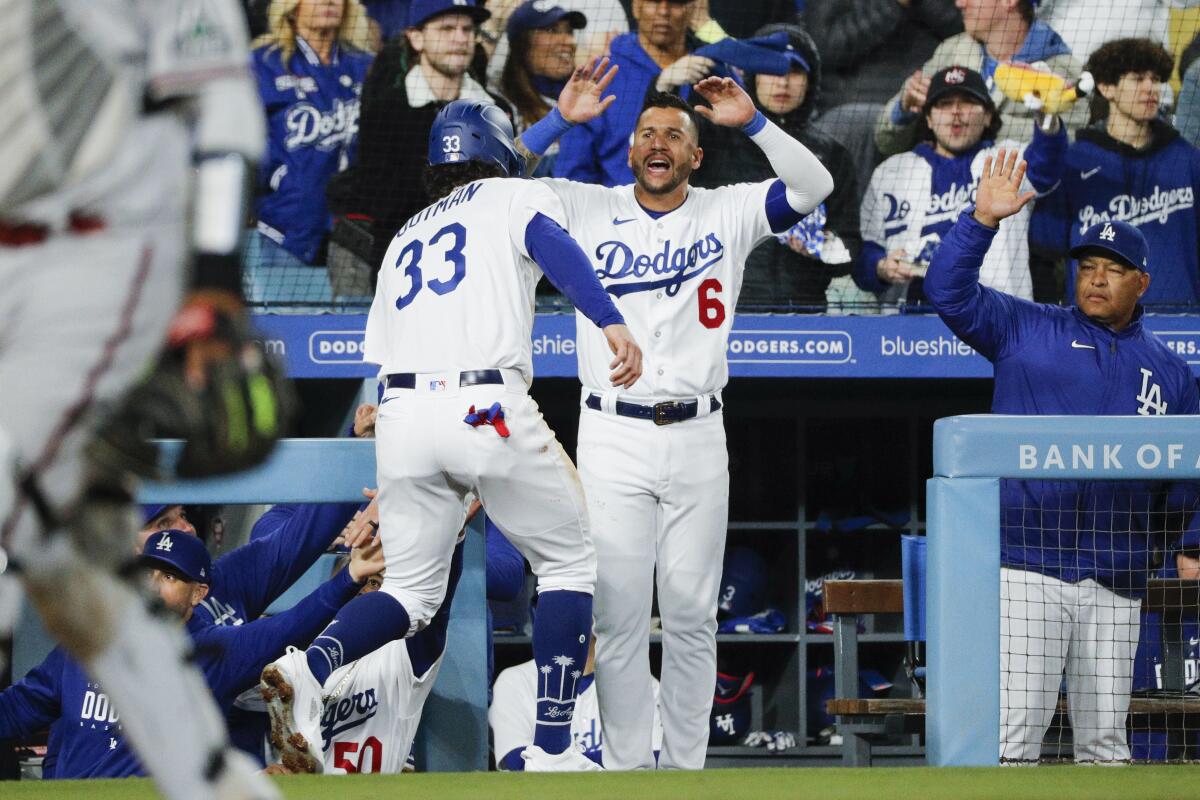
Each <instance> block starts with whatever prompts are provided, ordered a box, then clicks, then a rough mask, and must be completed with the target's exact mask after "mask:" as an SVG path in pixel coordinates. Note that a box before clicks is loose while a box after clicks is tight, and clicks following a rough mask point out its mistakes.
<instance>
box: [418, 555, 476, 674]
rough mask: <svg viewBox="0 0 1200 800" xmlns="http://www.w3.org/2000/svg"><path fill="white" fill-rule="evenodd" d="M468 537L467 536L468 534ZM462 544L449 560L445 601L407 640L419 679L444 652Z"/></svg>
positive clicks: (459, 572)
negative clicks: (418, 631)
mask: <svg viewBox="0 0 1200 800" xmlns="http://www.w3.org/2000/svg"><path fill="white" fill-rule="evenodd" d="M468 535H469V534H468ZM462 568H463V543H462V542H459V543H458V545H457V546H456V547H455V548H454V557H453V558H452V559H450V576H449V578H448V579H447V581H446V599H444V600H443V601H442V605H441V607H440V608H439V609H438V610H437V613H436V614H434V615H433V619H432V620H430V622H429V624H428V625H426V626H425V628H424V629H422V630H421V632H420V633H417V634H414V635H413V636H412V638H410V639H409V640H408V643H407V647H408V660H409V661H410V662H411V663H412V668H413V675H416V676H417V677H420V676H422V675H424V674H425V673H426V672H428V671H429V669H430V667H432V666H433V665H434V664H435V663H436V662H437V660H438V659H439V658H441V657H442V653H444V652H445V651H446V628H447V627H448V626H449V625H450V606H452V605H453V604H454V592H455V590H457V589H458V579H459V578H460V577H462Z"/></svg>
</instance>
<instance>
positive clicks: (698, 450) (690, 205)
mask: <svg viewBox="0 0 1200 800" xmlns="http://www.w3.org/2000/svg"><path fill="white" fill-rule="evenodd" d="M604 67H605V64H604V63H603V62H601V63H599V64H596V65H594V68H593V67H590V66H589V67H585V68H582V69H580V70H577V72H576V74H575V75H574V76H573V77H572V79H571V80H570V81H569V82H568V84H567V87H566V88H565V89H564V90H563V93H562V95H561V96H560V98H559V105H558V110H557V111H555V112H552V113H551V114H550V115H548V116H547V117H546V118H545V119H544V120H543V121H542V122H539V123H538V124H536V125H534V126H532V127H531V128H530V129H529V130H527V131H526V132H525V133H524V134H523V136H522V142H521V144H522V145H523V146H524V147H525V148H526V149H528V150H529V151H530V152H531V153H534V154H538V153H541V152H544V150H545V146H546V143H547V142H548V141H552V140H553V139H554V138H555V137H556V136H557V135H559V134H561V133H562V132H563V131H564V130H565V129H566V128H568V127H569V126H570V123H578V122H584V121H586V120H587V119H590V118H594V117H595V116H597V115H598V114H599V113H602V112H603V110H604V108H606V107H607V104H608V102H609V99H608V98H604V99H603V100H601V99H600V96H601V95H602V94H603V90H604V87H605V86H607V82H608V80H609V79H610V78H611V71H610V72H605V71H604ZM696 91H697V92H698V93H699V94H700V95H702V96H703V97H704V98H705V99H706V100H707V101H708V102H709V103H710V104H711V108H707V107H705V108H699V107H698V108H697V109H696V110H695V111H693V110H692V109H691V108H690V107H689V106H688V105H687V104H686V103H684V102H683V101H682V100H680V99H679V98H678V97H676V96H674V95H651V96H650V97H649V98H648V99H647V101H646V105H645V107H644V109H643V111H642V113H641V115H640V116H639V118H638V120H637V123H636V126H635V129H634V131H633V135H632V138H631V146H630V150H629V166H630V167H631V168H632V170H633V174H634V177H635V178H636V181H637V182H636V183H635V184H634V185H631V186H619V187H616V188H606V187H602V186H593V185H587V184H581V183H573V182H570V181H561V180H553V181H548V182H547V185H548V186H549V187H550V189H551V190H552V191H553V192H554V194H555V195H556V196H557V197H558V198H559V200H561V202H562V204H563V208H564V209H565V211H566V227H567V229H568V230H570V231H571V233H572V235H573V236H574V237H575V238H576V239H577V240H578V241H579V244H580V246H581V247H583V249H584V251H585V252H586V253H587V254H588V256H589V257H590V258H591V261H592V268H593V269H594V270H595V273H596V275H597V276H598V277H599V278H600V281H601V283H602V284H603V285H604V288H605V290H606V291H607V292H608V294H609V295H610V296H612V298H613V299H614V300H615V301H616V303H617V307H618V308H619V309H620V310H621V313H622V314H623V315H624V316H625V319H626V320H627V321H628V323H629V326H630V329H631V330H632V331H633V332H634V336H635V337H636V338H637V340H638V341H640V342H642V343H644V345H645V346H646V348H647V350H646V369H645V374H644V376H643V378H642V380H641V381H639V382H638V383H637V385H636V386H634V387H632V388H628V389H624V390H620V391H618V389H616V388H612V387H610V386H608V385H606V382H605V380H604V368H605V367H604V365H605V361H606V360H607V359H606V357H605V355H604V352H603V349H604V348H603V342H602V341H600V340H599V339H597V338H596V336H594V335H593V331H591V330H589V329H588V325H586V324H585V323H584V321H582V320H581V321H580V322H579V325H578V328H577V338H578V352H579V374H580V380H581V381H582V383H583V399H582V404H583V411H582V413H581V415H580V421H579V448H578V453H577V455H578V459H579V472H580V476H581V477H582V479H583V484H584V490H585V493H586V495H587V500H588V510H589V515H590V519H591V522H592V535H593V540H594V541H595V543H596V555H597V570H598V572H597V582H596V595H595V614H596V626H595V631H596V640H597V641H596V687H597V691H598V694H599V700H600V718H601V721H602V724H603V735H604V742H605V753H604V766H605V768H606V769H639V768H647V769H653V768H654V766H655V762H654V755H653V747H652V744H651V729H652V722H653V718H654V696H653V690H652V688H651V686H652V685H651V679H650V663H649V654H648V650H649V638H650V611H651V600H652V597H653V594H654V581H655V576H656V575H657V585H658V607H659V612H660V614H661V617H662V629H663V634H662V645H663V656H662V674H661V686H662V700H663V701H662V725H663V743H662V753H661V756H660V758H659V761H658V765H659V766H660V767H665V768H674V769H699V768H701V767H703V766H704V758H705V750H706V747H707V744H708V732H709V714H710V712H711V709H712V694H713V687H714V686H715V685H716V629H717V620H716V611H717V588H718V584H719V582H720V577H721V554H722V551H723V549H724V545H725V529H726V525H727V521H728V512H729V468H728V455H727V453H726V449H725V429H724V423H723V419H722V416H721V414H720V408H721V389H722V388H723V387H724V386H725V383H726V381H727V380H728V376H729V370H728V366H727V364H726V358H725V350H726V342H727V340H728V338H729V331H730V328H731V326H732V324H733V309H734V306H735V304H736V303H737V295H738V290H739V289H740V287H741V282H742V271H743V268H744V265H745V261H746V256H747V255H748V254H749V253H750V251H751V250H753V249H754V247H755V245H757V244H758V243H760V242H761V241H763V240H764V239H766V238H767V237H769V236H772V235H774V233H777V232H779V231H783V230H786V229H787V228H788V227H790V226H791V225H793V224H795V223H796V222H797V221H799V219H800V218H801V217H802V216H804V215H805V214H807V213H808V212H810V211H812V210H813V209H814V208H816V206H817V205H818V204H819V203H820V202H821V201H822V200H823V199H824V198H825V197H826V196H827V195H828V194H829V193H830V191H832V189H833V179H832V177H831V176H830V174H829V172H828V171H827V170H826V169H825V168H824V167H823V166H822V165H821V163H820V162H819V161H818V160H817V159H816V157H815V156H813V155H812V153H810V152H809V150H808V149H807V148H805V147H804V145H802V144H800V143H799V142H798V141H796V140H795V139H792V138H791V137H790V136H788V135H787V134H786V133H784V132H783V131H782V130H780V129H779V128H777V127H776V126H774V125H773V124H771V123H770V122H768V121H767V120H766V119H765V118H764V117H763V116H762V114H757V113H756V112H755V109H754V104H753V102H752V101H751V100H750V98H749V96H747V95H746V93H745V91H744V90H743V89H742V88H741V87H740V86H739V85H738V84H737V83H735V82H734V81H733V80H731V79H728V78H708V79H705V80H704V81H701V82H700V83H699V84H697V86H696ZM696 112H700V113H702V114H704V115H705V116H706V117H708V118H709V119H711V120H712V121H713V122H715V123H717V124H720V125H729V126H740V127H742V129H743V130H744V131H745V132H746V133H747V134H748V135H749V136H750V139H751V140H752V141H753V142H754V143H755V144H757V145H758V146H759V147H761V148H762V149H763V151H764V152H765V154H766V155H767V157H768V159H769V160H770V163H771V165H772V167H773V168H774V169H775V171H776V174H778V175H779V176H780V179H779V180H772V181H765V182H763V183H757V184H740V185H736V186H726V187H722V188H719V189H714V190H705V189H697V188H693V187H690V186H689V185H688V177H689V176H690V174H691V172H692V171H693V170H694V169H695V168H697V167H698V166H699V165H700V162H701V160H702V158H703V150H702V149H701V147H700V144H701V143H700V142H699V141H698V139H699V133H698V127H697V124H696V119H695V113H696ZM485 504H486V501H485Z"/></svg>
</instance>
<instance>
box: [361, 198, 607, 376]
mask: <svg viewBox="0 0 1200 800" xmlns="http://www.w3.org/2000/svg"><path fill="white" fill-rule="evenodd" d="M538 213H541V214H543V215H545V216H546V217H548V218H549V219H551V220H553V221H554V222H556V223H558V224H559V225H562V226H563V227H566V225H565V219H564V216H565V215H564V212H563V208H562V204H561V203H560V202H559V201H558V199H557V198H556V197H555V195H554V193H553V192H551V191H550V190H549V189H548V188H546V187H545V186H544V185H542V184H540V183H538V182H537V181H530V180H522V179H518V178H489V179H486V180H481V181H475V182H474V183H470V184H467V185H465V186H460V187H458V188H457V189H455V190H454V191H453V192H451V193H450V194H449V195H447V196H446V197H443V198H442V199H440V200H438V201H437V202H436V203H433V204H431V205H430V206H428V207H427V208H425V209H423V210H422V211H419V212H417V213H416V214H415V215H413V217H412V218H411V219H409V220H408V221H407V222H405V223H404V225H403V226H402V227H401V228H400V230H399V232H398V233H397V234H396V236H395V238H394V239H393V240H392V243H391V245H390V246H389V247H388V250H387V255H385V256H384V260H383V265H382V266H381V267H380V269H379V283H378V286H377V287H376V291H375V300H374V302H373V303H372V304H371V312H370V314H369V315H368V317H367V334H366V342H365V353H364V357H363V360H364V361H368V362H372V363H375V364H379V365H380V366H381V373H382V374H389V373H393V372H441V371H448V370H475V369H493V368H512V369H517V370H520V371H521V373H522V374H523V375H524V377H525V380H526V381H527V382H528V381H530V380H531V379H532V377H533V342H532V339H531V338H530V332H531V331H532V329H533V290H534V287H535V286H536V285H537V282H538V281H539V280H540V279H541V277H542V271H541V269H540V268H539V267H538V266H537V264H535V263H534V262H533V260H532V259H531V258H530V255H529V252H528V251H527V250H526V248H525V231H526V227H527V226H528V225H529V222H530V220H531V219H533V217H534V215H535V214H538ZM497 226H503V227H504V228H506V229H507V232H508V236H507V239H508V242H507V246H505V247H501V248H499V249H492V248H493V247H494V245H493V243H494V242H495V241H496V237H495V236H494V231H495V229H496V228H497ZM585 249H586V248H585ZM464 320H465V321H467V324H466V327H465V329H464V327H463V321H464Z"/></svg>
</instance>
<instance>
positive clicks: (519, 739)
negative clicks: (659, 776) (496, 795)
mask: <svg viewBox="0 0 1200 800" xmlns="http://www.w3.org/2000/svg"><path fill="white" fill-rule="evenodd" d="M594 662H595V639H594V638H593V640H592V648H591V650H589V651H588V661H587V664H586V665H585V666H584V668H583V674H582V675H581V676H580V677H579V685H578V689H579V694H578V695H577V696H576V698H575V716H574V718H572V720H571V739H572V740H573V742H574V744H575V747H576V749H578V750H579V751H580V752H582V753H583V754H584V755H585V756H587V757H588V758H590V759H591V760H592V761H595V762H596V763H597V764H600V765H601V766H603V765H604V736H603V734H602V733H601V725H600V701H599V700H598V699H597V698H596V683H595V678H596V676H595V671H594V668H595V663H594ZM546 680H547V677H546V676H545V675H543V674H540V673H539V672H538V668H537V664H536V663H535V662H534V661H533V660H532V659H531V660H529V661H526V662H524V663H522V664H517V665H516V666H513V667H509V668H508V669H506V670H504V671H502V672H501V673H500V674H499V675H497V676H496V683H495V685H494V686H493V691H492V705H491V707H490V708H488V724H489V725H490V726H491V728H492V752H493V753H494V754H495V757H496V768H497V769H500V770H521V769H524V766H525V764H524V761H523V760H522V759H521V755H520V754H521V752H522V751H523V750H524V749H525V748H526V747H527V746H528V745H529V743H530V742H532V741H533V731H534V723H535V722H536V720H535V719H534V716H533V705H534V701H535V700H536V699H537V696H538V694H539V692H542V691H545V688H544V682H545V681H546ZM651 681H652V682H653V688H654V729H653V735H652V743H653V746H654V752H655V753H658V751H659V750H661V749H662V716H661V715H660V714H659V709H658V693H659V686H658V681H657V680H654V679H653V678H652V679H651Z"/></svg>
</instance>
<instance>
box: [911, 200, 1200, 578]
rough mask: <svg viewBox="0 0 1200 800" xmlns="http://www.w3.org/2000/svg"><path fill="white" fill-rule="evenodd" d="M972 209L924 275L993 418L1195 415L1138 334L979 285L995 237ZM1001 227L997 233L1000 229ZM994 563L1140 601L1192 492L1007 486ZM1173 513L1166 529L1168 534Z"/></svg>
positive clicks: (1168, 355) (1167, 360)
mask: <svg viewBox="0 0 1200 800" xmlns="http://www.w3.org/2000/svg"><path fill="white" fill-rule="evenodd" d="M974 210H975V209H974V207H972V208H968V209H967V210H966V211H964V212H963V213H962V215H960V216H959V219H958V222H956V223H955V225H954V227H953V228H952V229H951V230H950V232H949V233H948V234H947V235H946V237H945V238H944V239H943V240H942V246H941V247H940V248H939V249H938V252H937V254H936V255H935V256H934V258H933V260H932V262H931V263H930V265H929V273H928V275H926V278H925V295H926V296H927V297H928V299H929V302H930V303H931V304H932V305H933V307H934V308H935V309H936V310H937V312H938V315H939V316H940V317H941V318H942V321H943V322H945V323H946V325H947V326H948V327H949V328H950V330H952V331H954V333H955V334H956V335H957V336H958V337H959V338H960V339H962V340H963V341H964V342H966V343H967V344H969V345H970V346H971V347H973V348H974V349H975V350H976V351H978V352H979V354H980V355H982V356H984V357H985V358H987V359H988V360H989V361H991V362H992V364H993V366H994V368H995V387H994V389H993V394H992V411H993V412H994V413H996V414H1085V415H1092V414H1095V415H1129V414H1142V415H1149V414H1164V413H1165V414H1196V413H1197V411H1198V410H1200V395H1198V393H1197V389H1196V380H1195V378H1194V377H1193V376H1192V373H1191V370H1190V369H1188V366H1187V364H1186V363H1184V361H1183V359H1181V358H1180V357H1179V356H1177V355H1175V354H1174V353H1173V352H1171V350H1169V349H1168V348H1167V346H1166V345H1165V344H1163V343H1162V342H1161V341H1160V340H1159V339H1158V338H1157V337H1156V336H1155V335H1154V334H1153V333H1151V332H1150V331H1149V330H1147V329H1146V328H1145V327H1144V326H1143V325H1142V314H1143V311H1142V309H1141V308H1140V307H1139V308H1138V310H1137V312H1136V316H1135V319H1134V321H1133V323H1132V324H1130V325H1129V326H1128V327H1127V328H1125V329H1124V330H1122V331H1121V332H1120V333H1114V332H1113V331H1111V330H1109V329H1108V328H1107V327H1105V326H1103V325H1100V324H1097V323H1095V322H1092V321H1091V320H1090V319H1088V317H1087V316H1086V315H1084V314H1083V313H1081V312H1080V311H1079V310H1078V309H1076V308H1063V307H1059V306H1051V305H1044V304H1039V303H1031V302H1029V301H1026V300H1020V299H1018V298H1015V297H1011V296H1009V295H1006V294H1003V293H1001V292H997V291H995V290H993V289H989V288H987V287H985V286H981V285H980V284H979V267H980V265H981V264H982V263H983V256H984V254H985V253H986V252H987V249H988V246H989V245H990V244H991V241H992V238H993V237H994V236H995V233H996V232H995V231H994V230H992V229H990V228H987V227H986V226H984V225H981V224H979V223H978V222H976V221H975V220H974V219H973V218H972V216H971V214H972V213H973V212H974ZM1001 224H1003V223H1001ZM1000 492H1001V500H1000V502H1001V509H1002V521H1001V550H1000V558H1001V562H1002V563H1003V564H1004V565H1005V566H1008V567H1014V568H1018V569H1027V570H1031V571H1034V572H1039V573H1042V574H1044V575H1049V576H1051V577H1054V578H1058V579H1060V580H1064V581H1069V582H1078V581H1082V580H1084V579H1086V578H1094V579H1095V580H1096V581H1098V582H1099V583H1101V584H1104V585H1105V586H1108V587H1109V588H1111V589H1113V590H1114V591H1116V592H1119V593H1120V594H1123V595H1126V596H1130V597H1138V596H1141V595H1142V594H1144V593H1145V589H1146V579H1147V575H1148V572H1149V569H1150V559H1151V555H1150V552H1151V549H1152V548H1155V547H1158V548H1160V549H1161V548H1163V547H1164V546H1165V544H1166V542H1165V540H1167V539H1170V540H1174V539H1176V538H1177V537H1178V535H1179V534H1180V533H1181V532H1182V531H1181V528H1182V525H1183V520H1185V519H1186V520H1188V521H1189V524H1194V521H1192V520H1191V514H1190V511H1191V510H1193V509H1194V504H1195V493H1194V491H1193V487H1191V486H1187V485H1175V486H1168V485H1166V484H1163V483H1161V482H1150V481H1013V480H1007V481H1003V482H1002V484H1001V490H1000ZM1167 509H1170V510H1172V511H1175V512H1179V513H1177V514H1173V515H1169V516H1170V519H1171V520H1174V521H1173V522H1170V523H1168V524H1170V525H1172V526H1174V529H1173V530H1164V528H1163V527H1162V526H1163V522H1164V520H1166V519H1167V516H1166V515H1164V514H1163V513H1162V512H1163V511H1164V510H1167Z"/></svg>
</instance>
